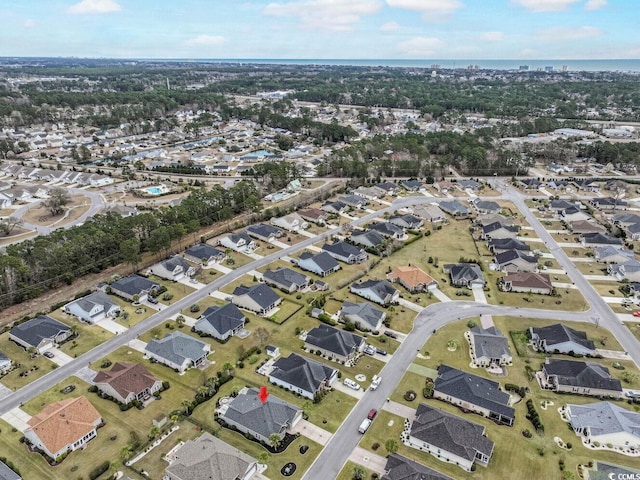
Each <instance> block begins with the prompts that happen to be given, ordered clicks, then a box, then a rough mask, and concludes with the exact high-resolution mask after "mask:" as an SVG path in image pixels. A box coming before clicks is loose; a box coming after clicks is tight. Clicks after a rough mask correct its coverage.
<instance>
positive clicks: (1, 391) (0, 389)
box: [0, 383, 13, 400]
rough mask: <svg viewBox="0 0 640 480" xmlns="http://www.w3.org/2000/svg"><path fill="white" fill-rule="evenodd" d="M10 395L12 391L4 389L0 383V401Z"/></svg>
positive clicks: (7, 388)
mask: <svg viewBox="0 0 640 480" xmlns="http://www.w3.org/2000/svg"><path fill="white" fill-rule="evenodd" d="M12 393H13V390H11V389H10V388H9V387H6V386H5V385H3V384H2V383H0V400H2V399H3V398H4V397H6V396H8V395H11V394H12Z"/></svg>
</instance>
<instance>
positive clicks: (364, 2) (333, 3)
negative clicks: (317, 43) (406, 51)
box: [264, 0, 382, 31]
mask: <svg viewBox="0 0 640 480" xmlns="http://www.w3.org/2000/svg"><path fill="white" fill-rule="evenodd" d="M381 6H382V5H381V3H380V2H379V1H378V0H349V1H344V0H305V1H295V2H289V3H270V4H269V5H267V6H266V7H265V9H264V14H265V15H272V16H277V17H297V18H299V19H300V20H301V22H302V24H303V25H305V26H307V27H312V28H321V29H326V30H334V31H349V30H352V29H353V26H354V25H355V24H356V23H358V22H359V21H360V17H362V16H363V15H371V14H373V13H376V12H377V11H378V10H380V7H381Z"/></svg>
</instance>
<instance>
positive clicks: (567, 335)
mask: <svg viewBox="0 0 640 480" xmlns="http://www.w3.org/2000/svg"><path fill="white" fill-rule="evenodd" d="M529 337H530V338H531V345H532V346H533V348H534V349H535V350H537V351H539V352H545V353H556V352H557V353H571V352H573V353H577V354H580V355H594V354H595V353H596V346H595V344H594V343H593V342H592V341H591V340H589V339H588V338H587V334H586V333H584V332H580V331H578V330H574V329H573V328H570V327H567V326H566V325H563V324H561V323H556V324H554V325H549V326H548V327H539V328H536V327H529Z"/></svg>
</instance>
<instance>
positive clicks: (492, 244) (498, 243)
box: [487, 238, 531, 254]
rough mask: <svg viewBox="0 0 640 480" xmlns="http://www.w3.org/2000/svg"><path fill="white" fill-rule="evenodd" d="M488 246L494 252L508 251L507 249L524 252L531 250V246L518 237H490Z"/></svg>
mask: <svg viewBox="0 0 640 480" xmlns="http://www.w3.org/2000/svg"><path fill="white" fill-rule="evenodd" d="M487 246H488V247H489V250H490V251H491V252H493V253H494V254H498V253H502V252H506V251H507V250H519V251H520V252H523V253H528V252H531V247H530V246H529V245H527V244H526V243H524V242H523V241H522V240H518V239H517V238H490V239H489V241H488V242H487Z"/></svg>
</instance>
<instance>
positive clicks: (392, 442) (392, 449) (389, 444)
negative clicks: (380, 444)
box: [384, 438, 398, 455]
mask: <svg viewBox="0 0 640 480" xmlns="http://www.w3.org/2000/svg"><path fill="white" fill-rule="evenodd" d="M384 448H385V449H386V450H387V453H388V454H389V455H391V454H392V453H396V452H397V451H398V441H397V440H396V439H395V438H389V439H387V441H386V442H384Z"/></svg>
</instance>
